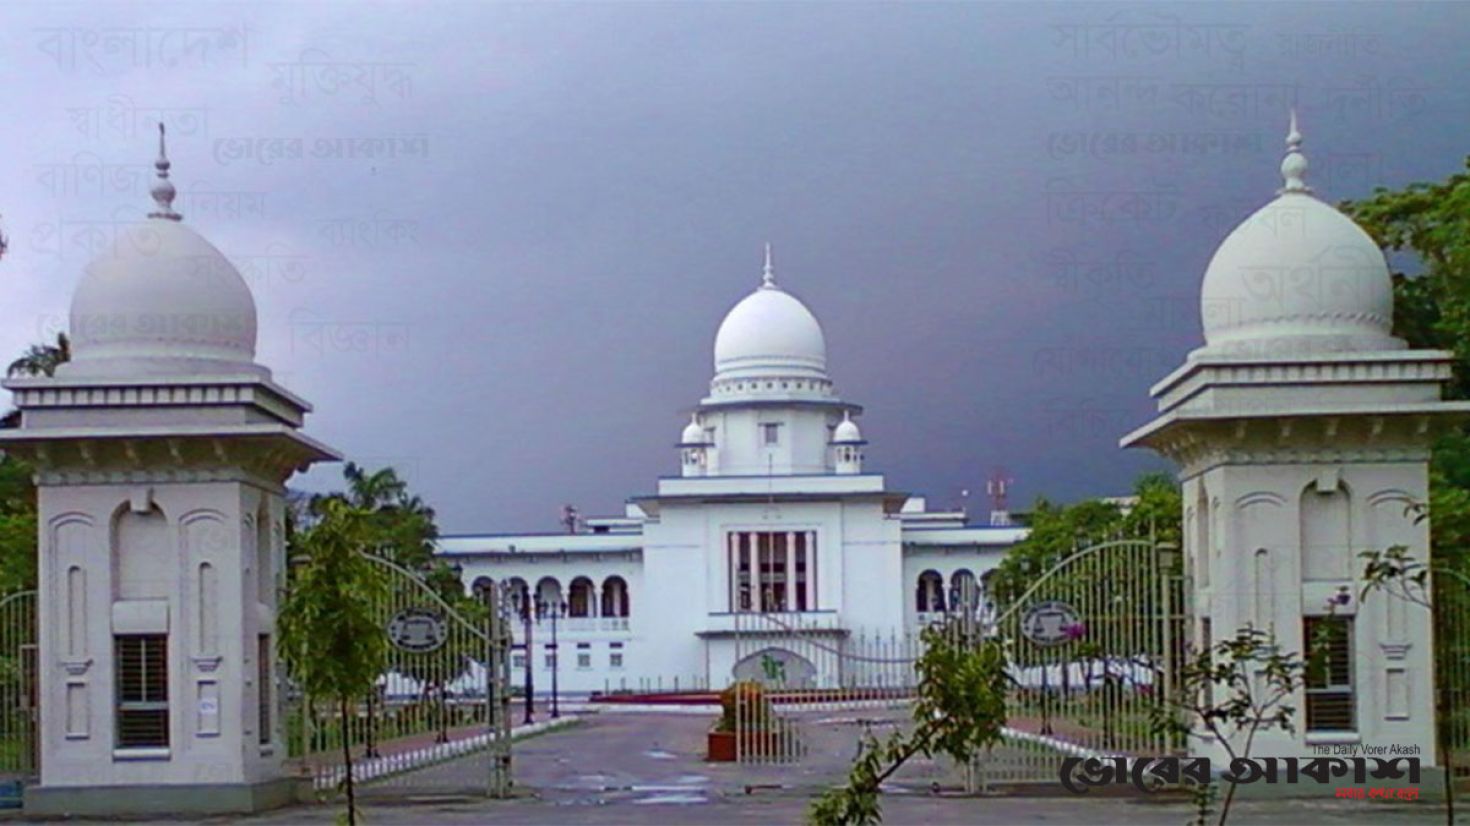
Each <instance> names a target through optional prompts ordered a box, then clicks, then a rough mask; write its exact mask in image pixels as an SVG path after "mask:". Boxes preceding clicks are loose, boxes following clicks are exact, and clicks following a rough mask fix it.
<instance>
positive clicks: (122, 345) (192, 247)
mask: <svg viewBox="0 0 1470 826" xmlns="http://www.w3.org/2000/svg"><path fill="white" fill-rule="evenodd" d="M255 327H256V320H255V301H254V299H253V298H252V297H251V295H250V288H249V286H247V285H246V283H245V279H243V278H241V277H240V273H239V271H237V270H236V269H235V267H234V265H232V264H231V263H230V262H229V260H228V259H226V258H225V256H224V254H223V253H221V252H220V251H219V250H218V249H215V247H214V245H212V244H210V243H209V242H208V241H206V240H204V238H202V237H201V236H200V235H199V234H198V233H196V232H194V231H193V230H192V229H189V228H188V227H186V226H184V225H183V224H181V223H179V222H178V221H177V220H176V219H170V218H165V217H154V218H150V219H149V220H147V221H144V222H143V223H141V224H138V225H136V226H133V227H130V228H129V229H127V230H125V231H123V232H121V233H119V234H118V236H117V238H116V239H115V240H114V242H113V244H112V245H111V247H110V248H109V249H108V250H106V251H105V252H103V253H102V254H101V255H100V256H98V257H97V258H96V259H95V260H93V261H92V263H90V264H88V265H87V268H86V274H85V275H84V276H83V278H82V281H81V283H80V284H79V285H78V286H77V290H76V293H75V294H74V295H73V296H72V303H71V340H72V361H71V362H70V363H69V364H68V365H66V367H65V369H66V372H67V373H68V374H70V375H72V376H78V375H108V376H112V375H158V374H166V375H177V374H189V373H208V372H215V373H217V372H240V371H241V370H246V371H251V372H260V371H262V370H263V368H260V367H257V366H256V365H254V363H253V361H254V358H255Z"/></svg>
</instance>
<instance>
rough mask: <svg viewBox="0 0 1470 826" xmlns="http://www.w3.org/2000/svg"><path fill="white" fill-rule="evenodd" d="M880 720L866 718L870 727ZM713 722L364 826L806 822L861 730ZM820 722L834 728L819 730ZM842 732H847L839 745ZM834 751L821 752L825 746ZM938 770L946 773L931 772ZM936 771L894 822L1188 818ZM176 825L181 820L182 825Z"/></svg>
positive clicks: (598, 719)
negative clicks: (721, 756) (801, 750)
mask: <svg viewBox="0 0 1470 826" xmlns="http://www.w3.org/2000/svg"><path fill="white" fill-rule="evenodd" d="M869 718H870V719H871V715H869ZM711 721H712V720H711V718H709V717H706V716H702V715H683V714H643V713H640V714H628V713H622V714H597V715H592V716H590V717H589V718H588V719H587V720H586V721H585V722H583V723H581V724H579V725H577V726H575V727H573V728H569V729H564V730H561V731H557V732H553V733H550V734H545V735H541V736H538V737H534V738H531V739H529V740H525V741H523V742H521V743H518V744H517V745H516V749H515V764H516V780H517V791H518V795H517V797H516V799H513V800H503V801H502V800H485V799H480V798H474V797H469V796H465V795H427V794H424V793H423V790H425V789H429V788H432V787H433V785H434V784H431V783H423V782H419V783H414V784H409V785H408V786H402V787H399V789H398V791H394V789H393V788H392V787H385V788H382V789H379V790H378V791H376V792H374V793H373V794H372V795H371V796H370V799H369V800H368V803H367V812H366V818H365V822H367V823H368V824H371V826H382V824H436V823H444V824H472V823H473V824H478V823H509V824H547V825H548V826H549V825H550V824H571V823H577V824H622V823H627V824H680V826H682V825H683V824H691V826H694V825H696V824H709V825H710V826H714V825H715V824H747V823H749V824H785V823H791V824H798V823H801V822H802V821H803V816H804V813H805V811H806V807H807V804H808V802H809V800H810V798H811V796H812V794H813V793H814V792H816V791H818V790H819V789H820V788H822V787H824V786H825V785H828V784H829V783H830V781H831V779H832V778H833V777H836V776H839V775H840V772H841V768H842V766H843V765H844V764H845V760H846V757H843V756H842V755H841V751H842V747H841V744H842V743H844V742H849V741H855V738H856V732H857V731H858V730H860V728H861V718H856V719H855V718H853V717H852V716H851V715H848V716H847V717H842V716H839V715H828V716H826V717H820V718H817V719H816V720H814V721H809V722H811V723H812V726H811V727H810V728H809V731H814V732H815V733H816V734H817V735H818V736H819V737H820V738H823V742H826V743H828V744H829V745H830V746H831V747H832V748H831V749H830V750H829V751H822V749H817V751H818V752H820V753H819V754H818V755H817V756H816V758H815V759H812V760H807V761H803V764H802V765H799V766H779V767H740V766H733V765H728V764H710V763H705V762H704V761H703V754H704V732H705V731H706V730H707V729H708V728H709V725H710V723H711ZM824 721H825V722H824ZM843 732H847V734H846V735H845V737H846V738H847V739H844V735H843V734H842V733H843ZM823 748H826V747H823ZM483 765H484V763H483V761H480V760H476V759H474V758H466V759H463V760H460V761H455V762H452V763H446V764H444V765H442V766H438V767H435V768H433V769H430V770H428V771H432V772H437V773H439V776H440V777H441V779H444V780H445V781H446V782H447V783H448V785H446V786H444V787H443V788H446V789H448V788H452V787H453V786H455V785H473V782H472V781H474V780H475V779H476V777H477V776H478V774H477V773H478V772H480V771H483ZM930 768H931V772H938V771H939V769H938V768H937V767H930ZM931 772H926V770H924V769H923V767H922V766H921V767H917V769H916V773H915V775H914V777H913V782H909V783H905V784H902V787H903V788H904V789H906V790H907V792H906V793H900V794H892V795H886V796H885V797H884V799H883V808H884V813H885V815H886V817H885V822H886V823H889V824H922V826H945V825H946V824H1011V823H1027V824H1066V823H1079V824H1093V823H1098V824H1160V825H1161V826H1162V825H1163V824H1168V826H1177V824H1180V823H1187V822H1189V821H1190V820H1191V818H1192V814H1193V813H1192V811H1191V809H1190V807H1189V806H1188V804H1187V803H1184V802H1173V801H1162V800H1160V799H1158V798H1150V799H1147V800H1144V801H1138V800H1130V799H1117V798H1099V797H1096V796H1095V795H1094V796H1090V797H1086V798H1080V797H1045V798H1036V797H1010V798H1006V797H988V798H963V797H956V796H952V795H947V794H940V795H934V794H931V793H930V792H929V791H928V789H929V787H930V784H929V783H928V782H927V781H928V778H929V776H930V773H931ZM340 811H341V809H340V806H337V805H332V806H301V807H295V808H292V809H287V810H282V811H276V812H269V813H266V814H263V815H259V816H255V817H250V818H238V819H227V818H219V819H215V820H213V821H211V822H215V823H225V822H244V823H250V824H262V826H265V825H266V824H269V826H275V824H297V823H321V824H327V823H332V822H333V821H334V819H335V818H336V817H337V815H338V813H339V812H340ZM175 822H177V821H175ZM1231 822H1232V823H1241V824H1246V823H1250V824H1267V823H1269V824H1281V823H1287V824H1292V823H1311V824H1337V823H1341V824H1349V823H1352V824H1379V823H1425V824H1429V823H1443V822H1444V814H1443V811H1442V810H1441V809H1439V808H1438V807H1436V806H1433V805H1431V804H1419V805H1412V804H1376V803H1375V804H1370V803H1368V802H1367V801H1354V800H1331V799H1323V800H1309V801H1273V802H1267V801H1246V802H1243V803H1240V804H1237V809H1236V812H1235V813H1234V814H1232V817H1231Z"/></svg>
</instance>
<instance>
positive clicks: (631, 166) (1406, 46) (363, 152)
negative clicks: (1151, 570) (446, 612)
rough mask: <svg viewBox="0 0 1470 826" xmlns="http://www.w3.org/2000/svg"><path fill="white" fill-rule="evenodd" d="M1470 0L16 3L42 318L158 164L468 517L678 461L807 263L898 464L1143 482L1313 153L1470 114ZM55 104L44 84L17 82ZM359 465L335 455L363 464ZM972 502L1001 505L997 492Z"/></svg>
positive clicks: (1346, 172) (270, 334)
mask: <svg viewBox="0 0 1470 826" xmlns="http://www.w3.org/2000/svg"><path fill="white" fill-rule="evenodd" d="M1467 17H1470V14H1467V10H1466V7H1464V6H1450V5H1438V6H1408V7H1405V6H1394V7H1389V6H1370V5H1365V4H1358V5H1347V6H1328V5H1322V4H1309V5H1300V6H1299V5H1296V4H1292V5H1287V4H1277V5H1269V6H1267V5H1262V6H1228V7H1227V6H1219V5H1213V4H1212V5H1204V4H1199V5H1185V6H1126V7H1125V6H1109V5H1103V4H1085V5H1075V6H1039V5H1030V4H1028V5H1024V6H1022V5H1015V6H990V5H954V4H951V5H942V6H940V5H936V6H912V5H904V6H898V5H861V6H858V5H853V6H840V5H835V4H832V5H820V6H818V5H790V6H786V5H777V4H732V5H708V4H700V5H683V6H673V5H644V4H627V5H606V4H603V5H595V6H578V5H566V4H563V5H555V6H535V7H531V6H509V5H490V4H465V5H452V4H447V3H441V4H434V3H421V4H415V5H403V6H392V5H373V6H368V5H362V4H343V5H328V4H297V5H293V6H285V5H282V6H257V5H249V6H247V5H241V6H227V5H220V4H208V5H202V4H180V5H168V4H160V3H150V4H146V5H142V4H139V5H129V6H124V5H120V4H119V5H103V6H98V5H95V4H89V5H85V6H76V7H62V6H56V5H53V4H36V5H32V6H26V7H21V8H20V9H18V10H15V9H13V10H12V12H11V13H10V14H9V15H8V21H7V23H8V25H7V26H6V30H5V31H4V33H3V34H0V38H3V45H4V52H3V53H4V54H5V56H6V57H5V64H6V68H7V69H9V71H8V72H7V76H8V78H9V80H10V82H9V83H7V98H8V101H7V102H8V103H9V107H8V108H9V111H11V112H12V113H13V117H12V120H11V128H9V129H7V130H4V132H3V133H0V150H3V151H0V157H3V158H4V159H5V163H4V166H3V169H0V182H3V183H0V197H3V202H0V214H3V215H4V220H5V224H6V226H7V228H8V230H9V232H10V234H11V236H12V241H13V243H12V247H11V254H9V255H8V256H7V258H6V260H5V262H4V263H3V265H0V267H3V272H4V273H5V275H6V276H8V278H9V279H10V285H11V289H10V290H9V291H8V292H7V295H9V296H10V298H11V300H10V301H9V302H8V303H7V305H6V306H5V307H4V309H3V312H4V314H3V316H0V319H3V321H4V331H3V336H0V347H3V351H4V352H18V351H19V350H20V349H21V348H22V347H23V346H24V345H25V344H26V343H28V342H30V341H32V340H35V339H37V338H40V337H42V336H46V335H49V334H51V333H52V332H54V331H55V330H56V329H60V328H61V327H62V326H63V320H64V315H65V309H66V301H67V297H68V295H69V294H70V291H71V288H72V286H73V285H74V284H75V283H76V279H77V277H78V275H79V274H80V269H81V266H82V265H83V264H84V263H85V261H86V260H87V258H88V257H89V255H90V250H91V249H92V248H94V247H95V244H96V242H97V241H96V239H97V238H99V237H103V236H105V235H106V234H107V233H108V232H110V231H111V230H112V228H113V227H114V226H115V225H116V223H117V222H119V221H124V220H131V219H132V218H133V217H135V216H136V215H138V214H141V213H142V212H143V211H145V210H146V208H147V207H148V201H147V195H146V190H147V186H148V183H147V176H148V174H149V172H150V170H149V167H148V165H149V164H150V163H151V160H152V155H153V137H152V134H151V132H150V131H149V130H150V128H151V127H150V126H149V123H151V121H153V120H156V119H157V117H158V116H160V115H161V116H163V117H164V118H165V119H167V120H168V121H169V122H170V124H171V127H172V130H173V131H172V135H173V138H172V140H171V147H172V148H171V154H172V156H173V160H174V180H175V181H176V182H177V183H178V185H179V190H180V199H179V205H180V207H181V211H183V212H184V213H185V214H186V220H187V221H189V222H190V223H191V225H193V226H194V227H196V228H197V229H199V230H200V231H201V232H203V233H204V234H205V235H206V236H207V237H209V238H211V239H212V240H213V241H214V242H215V243H216V244H217V245H218V246H220V247H221V249H223V250H224V251H225V252H226V253H227V254H229V255H230V256H231V257H232V259H234V260H235V261H236V263H237V264H238V265H239V266H240V267H241V269H242V270H244V271H245V275H246V277H247V279H249V280H250V282H251V285H252V288H253V289H254V291H255V294H256V297H257V302H258V303H259V305H260V310H261V319H262V321H261V345H260V357H261V360H262V361H263V362H264V363H266V364H268V365H270V366H271V367H272V368H273V369H274V370H275V371H276V372H277V374H278V376H279V377H280V378H281V380H282V381H283V383H285V384H287V385H288V386H289V387H291V388H292V389H294V390H296V391H298V392H301V393H302V394H304V395H305V396H307V397H308V398H310V399H311V400H312V401H313V402H314V403H315V404H316V406H317V411H318V412H317V413H316V415H315V416H314V418H313V419H312V421H311V425H310V428H311V431H312V432H313V433H314V434H315V435H317V436H319V437H321V438H323V439H325V440H326V441H328V442H331V443H333V444H335V445H337V446H339V447H341V448H342V449H344V450H345V451H346V453H347V454H348V455H349V456H352V457H355V458H357V459H359V460H361V461H365V462H367V463H370V464H377V463H392V464H395V465H397V466H399V467H400V468H401V469H403V470H404V471H405V472H406V473H407V475H408V476H409V477H410V478H411V480H412V482H413V484H414V485H415V486H416V487H417V488H419V489H421V490H422V491H423V493H424V494H425V496H426V497H427V498H428V499H429V500H430V501H431V502H432V503H434V504H435V505H436V506H437V507H438V508H439V510H440V513H441V515H442V520H443V523H444V527H445V528H446V529H448V530H450V531H469V530H481V529H538V528H554V527H555V519H556V517H557V514H558V509H559V507H560V506H561V504H563V503H564V502H573V503H576V504H578V505H579V506H580V507H581V508H582V510H583V511H584V512H608V511H614V510H617V509H619V508H620V507H621V501H622V499H623V497H624V496H626V495H630V494H634V493H640V492H645V491H647V490H648V489H650V488H651V486H652V485H653V483H654V480H655V478H656V477H657V476H658V475H659V474H663V473H671V472H675V471H676V469H677V465H676V457H675V454H674V451H673V449H672V447H671V445H672V443H673V442H674V440H675V439H676V437H677V435H678V432H679V428H680V427H681V426H682V424H683V420H682V416H681V414H680V412H679V411H680V410H682V409H684V408H686V407H687V406H688V405H690V404H692V403H694V402H695V401H696V400H697V399H698V398H700V397H701V396H702V395H703V393H704V391H705V390H706V383H707V381H708V378H709V373H710V370H711V364H710V360H711V359H710V348H711V345H712V342H713V336H714V331H715V328H716V326H717V325H718V323H719V321H720V319H721V317H722V316H723V314H724V312H725V311H726V310H727V309H728V308H729V307H730V306H731V305H733V304H734V302H735V301H737V300H738V299H739V298H740V297H741V296H742V295H744V294H745V293H746V292H747V291H749V290H750V289H752V288H753V287H754V286H755V285H756V284H757V283H758V278H759V265H760V246H761V243H762V242H764V241H767V240H770V241H772V242H773V243H774V245H775V249H776V259H777V270H778V278H779V279H780V281H781V283H782V284H783V285H785V286H786V287H787V288H788V289H790V290H791V291H792V292H793V293H795V294H796V295H798V296H800V297H801V298H802V299H803V300H804V301H806V302H807V303H808V304H809V305H810V306H811V308H812V309H813V311H814V312H815V313H816V314H817V316H818V317H819V318H820V319H821V320H822V323H823V325H824V327H825V328H826V332H827V337H828V344H829V350H830V361H831V369H832V373H833V376H834V378H835V380H836V381H837V384H838V388H839V391H840V392H841V393H842V394H843V395H844V396H845V397H847V398H850V399H852V400H854V401H857V402H860V403H863V404H864V405H866V406H867V409H868V413H867V415H866V417H865V418H864V421H863V427H864V433H865V435H866V436H868V438H869V439H871V440H872V442H873V445H872V448H871V451H870V457H871V461H872V466H873V467H875V468H877V469H879V470H882V471H884V472H887V473H888V474H889V477H890V482H891V484H892V485H893V486H895V487H898V488H900V489H906V490H914V491H919V492H927V493H928V494H930V496H931V499H932V500H934V501H935V502H936V503H938V504H951V503H954V502H957V501H958V499H959V491H960V490H961V489H965V488H968V489H970V490H972V491H974V492H975V494H976V496H975V499H978V498H979V494H980V493H981V492H982V491H983V489H984V479H985V476H986V475H987V474H988V473H989V472H990V469H991V468H992V467H994V466H997V465H1003V466H1005V467H1007V468H1008V469H1009V470H1010V473H1011V475H1012V476H1014V477H1015V478H1016V486H1015V492H1016V494H1015V497H1014V498H1015V499H1017V500H1020V501H1023V502H1024V501H1027V500H1029V499H1030V498H1031V497H1032V496H1034V495H1036V494H1038V493H1046V494H1048V495H1050V496H1053V497H1057V498H1064V499H1065V498H1074V497H1078V496H1084V495H1102V494H1114V493H1119V492H1122V491H1123V490H1124V489H1126V488H1127V486H1128V485H1129V483H1130V482H1131V480H1132V478H1133V477H1134V476H1135V475H1136V474H1137V473H1139V472H1140V471H1142V470H1145V469H1151V468H1158V467H1163V466H1164V465H1163V464H1162V462H1161V461H1160V460H1158V459H1156V458H1154V457H1151V456H1150V455H1148V454H1145V453H1137V452H1130V453H1124V452H1122V451H1120V450H1119V449H1118V448H1117V447H1116V441H1117V438H1118V436H1119V435H1121V434H1122V433H1124V432H1126V431H1128V430H1130V429H1132V428H1133V427H1134V426H1136V425H1138V424H1140V423H1142V422H1144V421H1146V420H1147V418H1148V416H1149V413H1150V404H1149V401H1148V398H1147V388H1148V387H1149V385H1150V384H1152V383H1153V381H1155V380H1156V379H1158V378H1159V377H1161V376H1162V375H1163V374H1165V373H1167V372H1168V371H1169V370H1170V369H1172V367H1173V366H1174V365H1176V364H1177V363H1178V362H1179V361H1180V360H1181V359H1182V358H1183V357H1184V354H1185V353H1186V352H1187V351H1188V350H1189V349H1191V348H1192V347H1194V346H1196V345H1197V344H1198V341H1199V334H1198V330H1199V317H1198V316H1199V308H1198V303H1197V300H1196V297H1197V291H1198V285H1199V281H1200V277H1201V275H1202V273H1203V270H1204V267H1205V264H1206V263H1207V262H1208V259H1209V256H1210V254H1211V252H1212V251H1213V250H1214V248H1215V246H1216V245H1217V244H1218V243H1219V241H1220V239H1221V238H1223V236H1224V235H1225V233H1227V232H1228V231H1229V230H1230V229H1231V228H1232V227H1233V226H1234V225H1235V224H1236V223H1237V222H1238V221H1239V220H1240V219H1241V218H1242V217H1244V215H1245V214H1247V213H1248V212H1249V211H1250V210H1251V209H1253V208H1254V207H1255V206H1257V205H1259V204H1260V203H1263V202H1264V201H1265V200H1267V199H1269V198H1270V197H1271V196H1272V194H1273V192H1274V190H1275V188H1276V187H1277V186H1279V176H1278V174H1277V172H1276V167H1277V165H1278V163H1279V159H1280V154H1281V149H1282V140H1283V136H1284V131H1285V117H1286V115H1285V112H1286V107H1287V106H1288V105H1289V104H1290V103H1291V102H1293V101H1295V102H1296V103H1297V105H1298V106H1299V107H1300V109H1301V112H1302V123H1303V130H1304V132H1305V134H1306V139H1307V140H1306V151H1307V154H1308V156H1309V157H1310V159H1311V161H1312V164H1313V172H1312V182H1313V183H1314V185H1315V186H1316V187H1317V188H1318V190H1319V192H1320V193H1321V194H1322V195H1323V197H1325V198H1327V199H1328V200H1334V201H1335V200H1339V199H1342V198H1348V197H1355V196H1361V195H1363V194H1366V193H1367V192H1369V191H1371V189H1372V187H1374V186H1377V185H1387V186H1399V185H1402V184H1404V183H1406V182H1409V181H1412V180H1420V179H1437V178H1442V177H1444V176H1445V175H1447V174H1449V173H1450V172H1452V171H1453V170H1455V169H1456V168H1457V167H1458V166H1459V164H1460V159H1461V157H1462V156H1463V155H1464V154H1465V150H1466V142H1465V136H1464V130H1463V124H1464V123H1465V122H1466V115H1467V108H1470V107H1467V101H1466V98H1465V95H1464V93H1463V91H1462V90H1461V86H1462V80H1463V69H1464V66H1463V59H1462V57H1461V54H1462V51H1461V49H1460V45H1461V41H1462V40H1463V37H1464V35H1465V32H1466V23H1467V22H1470V20H1467ZM14 113H23V117H22V118H20V119H19V120H17V119H16V117H14ZM336 472H337V471H336V470H335V469H327V470H320V471H317V472H314V473H312V474H311V475H310V476H309V477H307V478H306V479H305V480H302V482H303V484H307V485H316V486H320V485H325V484H330V483H331V482H332V481H333V479H334V476H335V474H336ZM971 505H972V508H974V509H977V510H983V507H981V506H980V505H979V504H978V503H977V502H975V501H973V500H972V503H971Z"/></svg>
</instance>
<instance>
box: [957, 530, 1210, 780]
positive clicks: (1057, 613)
mask: <svg viewBox="0 0 1470 826" xmlns="http://www.w3.org/2000/svg"><path fill="white" fill-rule="evenodd" d="M1178 562H1179V559H1178V554H1177V552H1176V551H1174V549H1173V548H1172V547H1169V546H1160V545H1157V544H1156V543H1154V542H1152V541H1147V540H1118V541H1113V542H1105V543H1102V544H1099V545H1094V546H1092V547H1089V548H1086V549H1083V550H1080V551H1077V552H1076V553H1074V554H1072V555H1071V556H1069V557H1068V558H1067V559H1065V560H1063V561H1062V562H1060V563H1058V564H1057V565H1055V566H1054V567H1053V568H1052V569H1051V570H1049V571H1047V572H1046V573H1044V574H1042V575H1041V577H1040V578H1039V579H1038V580H1037V581H1036V582H1035V583H1033V584H1032V585H1031V587H1030V588H1029V589H1027V591H1026V592H1025V593H1024V594H1023V595H1022V596H1021V597H1020V598H1019V599H1017V600H1016V601H1015V602H1014V603H1012V604H1010V605H1007V606H1002V608H1001V612H1000V614H999V616H998V617H997V619H996V622H995V627H994V633H995V634H996V635H998V636H999V637H1001V638H1003V639H1005V640H1006V641H1007V642H1008V643H1009V647H1010V654H1011V667H1012V675H1013V677H1014V679H1015V688H1014V689H1013V690H1012V692H1011V696H1010V698H1009V700H1008V702H1007V707H1008V727H1007V733H1006V740H1005V742H1004V743H1003V744H1002V745H999V746H996V747H995V748H994V749H992V750H991V752H990V753H989V754H988V755H987V756H986V758H985V759H984V760H983V761H982V762H981V763H980V765H979V769H980V771H981V773H982V778H981V779H982V784H984V785H987V786H988V785H991V784H996V783H1016V782H1036V781H1041V782H1052V783H1054V782H1056V781H1057V778H1058V777H1059V772H1060V768H1061V761H1062V760H1063V759H1064V758H1066V757H1071V756H1091V755H1161V754H1170V753H1173V752H1174V751H1175V750H1176V748H1177V747H1178V746H1179V745H1180V744H1178V743H1175V742H1172V741H1171V740H1170V738H1169V737H1167V736H1165V735H1160V734H1156V733H1155V732H1154V730H1153V727H1152V725H1151V723H1150V712H1151V710H1152V709H1154V708H1158V707H1161V706H1162V705H1163V703H1164V702H1165V698H1166V697H1168V696H1169V695H1170V693H1171V692H1172V691H1173V690H1174V685H1175V682H1176V677H1177V674H1176V669H1177V667H1178V665H1179V664H1180V663H1181V662H1182V661H1183V659H1184V657H1183V652H1184V650H1185V649H1184V646H1185V644H1186V634H1187V633H1188V628H1189V623H1188V622H1187V616H1186V605H1185V601H1184V596H1185V589H1184V580H1183V577H1182V576H1181V575H1180V574H1179V572H1178V567H1179V565H1178Z"/></svg>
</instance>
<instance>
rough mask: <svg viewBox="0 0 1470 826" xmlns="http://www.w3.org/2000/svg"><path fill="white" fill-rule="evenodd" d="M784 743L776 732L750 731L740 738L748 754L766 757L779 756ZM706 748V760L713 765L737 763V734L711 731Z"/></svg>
mask: <svg viewBox="0 0 1470 826" xmlns="http://www.w3.org/2000/svg"><path fill="white" fill-rule="evenodd" d="M782 742H783V741H782V735H781V734H779V733H777V732H774V731H749V732H746V733H745V735H744V736H742V737H741V738H740V746H741V748H742V749H743V750H744V751H745V753H746V754H758V755H761V756H764V757H774V756H779V755H780V754H781V753H782V748H781V746H782ZM706 746H707V751H708V756H707V757H706V758H705V759H706V760H709V761H710V762H711V763H733V762H735V732H733V731H711V732H710V733H709V735H708V740H707V741H706Z"/></svg>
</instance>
